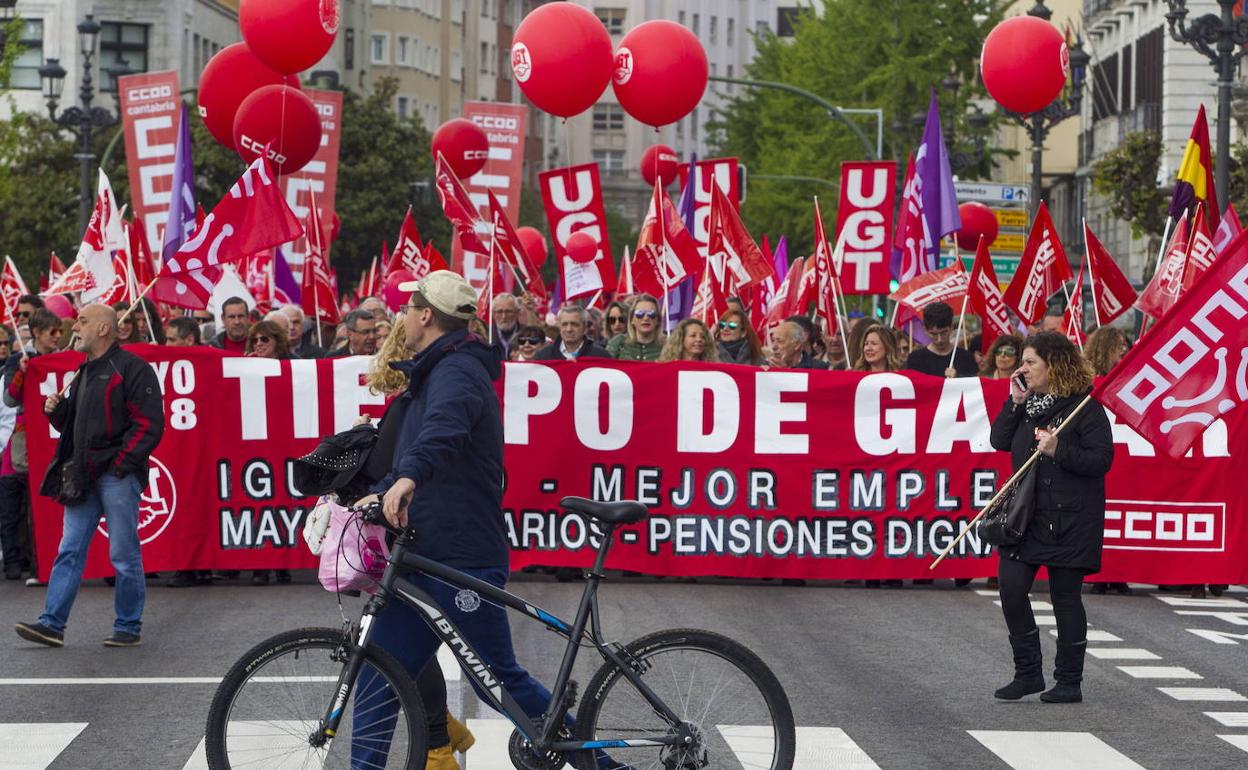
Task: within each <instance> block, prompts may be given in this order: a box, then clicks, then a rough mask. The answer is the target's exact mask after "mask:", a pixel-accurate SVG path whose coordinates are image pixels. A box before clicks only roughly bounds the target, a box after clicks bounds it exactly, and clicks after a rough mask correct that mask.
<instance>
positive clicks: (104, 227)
mask: <svg viewBox="0 0 1248 770" xmlns="http://www.w3.org/2000/svg"><path fill="white" fill-rule="evenodd" d="M121 224H122V219H121V213H120V212H119V211H118V209H117V200H116V199H115V198H114V197H113V188H112V187H111V186H110V185H109V183H108V177H107V176H106V175H105V174H104V170H103V169H100V172H99V180H98V185H97V191H96V196H95V208H94V209H93V210H92V211H91V221H90V222H88V223H87V230H86V232H84V233H83V234H82V244H81V245H79V247H78V255H77V256H76V257H75V258H74V263H73V265H71V266H70V269H69V270H66V271H65V272H64V273H62V274H61V275H60V277H59V278H58V279H57V280H56V281H53V282H51V285H50V286H49V287H48V290H47V293H48V294H70V293H74V292H80V293H81V295H82V296H81V298H80V299H81V300H82V302H83V303H84V304H85V303H90V302H98V301H99V300H100V298H101V297H102V296H104V295H105V294H107V293H109V290H110V289H111V287H112V286H113V282H114V281H115V280H116V277H117V273H116V271H115V270H114V269H113V253H114V252H115V251H117V250H118V249H123V248H125V245H126V244H125V233H124V232H123V230H122V226H121Z"/></svg>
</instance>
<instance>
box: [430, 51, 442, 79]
mask: <svg viewBox="0 0 1248 770" xmlns="http://www.w3.org/2000/svg"><path fill="white" fill-rule="evenodd" d="M431 71H432V72H433V74H434V75H438V76H440V75H441V74H442V47H441V46H434V47H433V67H431Z"/></svg>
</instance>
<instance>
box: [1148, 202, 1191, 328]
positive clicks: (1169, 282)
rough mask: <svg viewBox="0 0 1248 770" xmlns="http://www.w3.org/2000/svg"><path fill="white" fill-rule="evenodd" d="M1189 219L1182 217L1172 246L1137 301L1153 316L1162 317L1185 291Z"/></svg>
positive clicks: (1171, 242)
mask: <svg viewBox="0 0 1248 770" xmlns="http://www.w3.org/2000/svg"><path fill="white" fill-rule="evenodd" d="M1188 240H1189V239H1188V232H1187V220H1186V219H1180V220H1179V226H1178V227H1176V228H1174V235H1173V236H1172V237H1171V238H1170V247H1169V248H1168V249H1166V256H1165V257H1164V258H1163V259H1162V262H1161V267H1160V269H1158V270H1157V272H1155V273H1153V279H1152V280H1151V281H1149V282H1148V285H1147V286H1145V287H1144V292H1143V293H1142V294H1140V296H1139V298H1138V299H1137V300H1136V301H1135V306H1136V307H1137V308H1139V309H1140V310H1142V311H1144V312H1145V313H1147V314H1148V315H1150V316H1152V317H1153V318H1161V317H1162V316H1163V315H1165V314H1166V311H1167V310H1169V309H1170V308H1171V307H1173V306H1174V303H1175V302H1177V301H1178V299H1179V295H1180V294H1182V293H1183V265H1184V263H1185V262H1186V261H1187V244H1188Z"/></svg>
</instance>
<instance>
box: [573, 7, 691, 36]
mask: <svg viewBox="0 0 1248 770" xmlns="http://www.w3.org/2000/svg"><path fill="white" fill-rule="evenodd" d="M594 13H596V14H598V18H599V20H601V21H602V23H603V26H605V27H606V28H607V32H609V33H610V34H612V35H623V34H624V21H625V19H627V18H628V10H627V9H625V8H599V9H597V10H596V11H594ZM682 13H683V12H682Z"/></svg>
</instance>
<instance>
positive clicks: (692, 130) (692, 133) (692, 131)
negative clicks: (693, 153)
mask: <svg viewBox="0 0 1248 770" xmlns="http://www.w3.org/2000/svg"><path fill="white" fill-rule="evenodd" d="M689 138H690V139H692V140H693V141H695V142H696V141H698V111H697V110H696V109H695V110H694V111H693V112H691V113H689Z"/></svg>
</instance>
